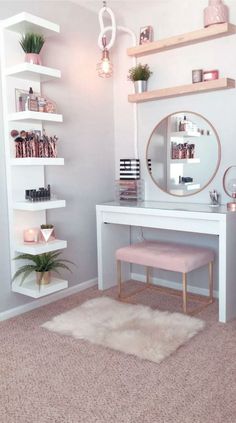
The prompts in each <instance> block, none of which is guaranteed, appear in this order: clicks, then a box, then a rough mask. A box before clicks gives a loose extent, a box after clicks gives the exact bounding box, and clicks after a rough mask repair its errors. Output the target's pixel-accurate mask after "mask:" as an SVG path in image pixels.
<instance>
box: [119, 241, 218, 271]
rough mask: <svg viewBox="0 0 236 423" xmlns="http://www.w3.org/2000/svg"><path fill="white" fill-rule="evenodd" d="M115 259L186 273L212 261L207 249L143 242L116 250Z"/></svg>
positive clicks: (212, 258) (212, 257)
mask: <svg viewBox="0 0 236 423" xmlns="http://www.w3.org/2000/svg"><path fill="white" fill-rule="evenodd" d="M116 259H117V260H121V261H126V262H128V263H134V264H141V265H143V266H148V267H156V268H159V269H163V270H171V271H174V272H181V273H187V272H191V270H194V269H197V268H199V267H202V266H204V265H206V264H207V263H209V262H210V261H213V260H214V252H213V251H212V250H210V249H208V248H202V247H194V246H191V245H182V244H173V243H169V242H156V241H143V242H139V243H137V244H132V245H129V246H127V247H122V248H119V249H118V250H116Z"/></svg>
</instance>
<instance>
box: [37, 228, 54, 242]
mask: <svg viewBox="0 0 236 423" xmlns="http://www.w3.org/2000/svg"><path fill="white" fill-rule="evenodd" d="M53 231H54V228H48V229H40V233H41V234H42V238H43V240H44V242H48V241H50V237H51V235H52V233H53Z"/></svg>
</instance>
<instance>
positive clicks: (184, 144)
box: [146, 111, 221, 196]
mask: <svg viewBox="0 0 236 423" xmlns="http://www.w3.org/2000/svg"><path fill="white" fill-rule="evenodd" d="M220 157H221V150H220V141H219V137H218V135H217V133H216V130H215V129H214V128H213V126H212V125H211V123H210V122H209V121H208V120H207V119H205V118H204V117H203V116H201V115H199V114H197V113H193V112H185V111H183V112H177V113H173V114H171V115H169V116H167V117H166V118H164V119H163V120H162V121H161V122H159V123H158V125H157V126H156V127H155V128H154V130H153V131H152V133H151V136H150V138H149V141H148V145H147V152H146V160H147V167H148V171H149V174H150V176H151V178H152V180H153V181H154V182H155V184H156V185H157V186H158V187H159V188H160V189H161V190H162V191H165V192H167V193H168V194H171V195H175V196H188V195H193V194H196V193H198V192H200V191H202V190H203V189H204V188H206V186H207V185H208V184H209V183H210V182H211V181H212V179H213V178H214V176H215V174H216V172H217V170H218V168H219V164H220Z"/></svg>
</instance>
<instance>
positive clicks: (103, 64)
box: [97, 48, 113, 78]
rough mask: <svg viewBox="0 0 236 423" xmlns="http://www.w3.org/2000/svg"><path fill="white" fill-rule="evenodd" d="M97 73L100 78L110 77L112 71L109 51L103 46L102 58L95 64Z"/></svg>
mask: <svg viewBox="0 0 236 423" xmlns="http://www.w3.org/2000/svg"><path fill="white" fill-rule="evenodd" d="M97 71H98V75H99V76H100V77H101V78H110V77H111V76H112V73H113V65H112V63H111V61H110V57H109V52H108V50H107V49H106V48H105V49H104V50H103V52H102V59H101V61H100V62H99V63H98V64H97Z"/></svg>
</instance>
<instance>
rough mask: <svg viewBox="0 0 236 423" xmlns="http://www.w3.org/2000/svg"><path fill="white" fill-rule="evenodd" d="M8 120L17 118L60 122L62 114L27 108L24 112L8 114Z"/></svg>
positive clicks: (16, 119)
mask: <svg viewBox="0 0 236 423" xmlns="http://www.w3.org/2000/svg"><path fill="white" fill-rule="evenodd" d="M8 120H9V121H18V120H30V121H34V120H36V121H37V120H41V121H45V122H62V121H63V117H62V115H58V114H56V113H44V112H31V111H30V110H27V111H25V112H16V113H11V114H10V115H8Z"/></svg>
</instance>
